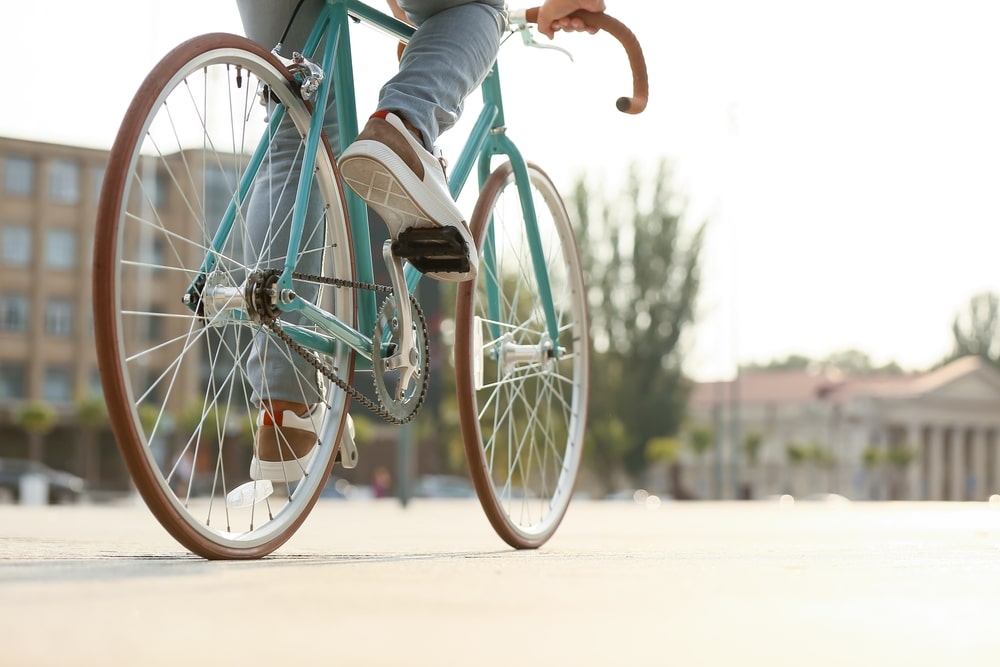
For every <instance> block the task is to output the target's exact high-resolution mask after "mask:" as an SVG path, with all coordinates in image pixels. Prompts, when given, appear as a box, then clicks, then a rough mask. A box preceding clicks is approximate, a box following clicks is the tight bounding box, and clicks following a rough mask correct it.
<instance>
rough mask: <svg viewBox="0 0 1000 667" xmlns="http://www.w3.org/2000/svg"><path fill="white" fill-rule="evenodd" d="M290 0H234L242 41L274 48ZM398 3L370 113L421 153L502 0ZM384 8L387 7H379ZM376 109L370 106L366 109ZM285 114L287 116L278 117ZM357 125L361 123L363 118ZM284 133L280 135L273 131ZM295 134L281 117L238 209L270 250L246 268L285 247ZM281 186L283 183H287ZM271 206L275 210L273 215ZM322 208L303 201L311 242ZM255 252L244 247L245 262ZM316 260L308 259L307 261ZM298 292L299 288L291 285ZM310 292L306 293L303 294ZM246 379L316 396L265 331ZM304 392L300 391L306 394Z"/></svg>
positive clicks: (484, 51)
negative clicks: (410, 28)
mask: <svg viewBox="0 0 1000 667" xmlns="http://www.w3.org/2000/svg"><path fill="white" fill-rule="evenodd" d="M297 2H298V0H236V3H237V5H238V7H239V11H240V18H241V19H242V21H243V29H244V31H245V32H246V35H247V37H249V38H250V39H252V40H254V41H256V42H258V43H260V44H262V45H263V46H265V47H267V48H268V49H271V48H273V47H274V46H275V45H276V44H277V43H278V40H279V39H281V34H282V32H283V31H284V30H285V27H286V25H287V23H288V20H289V17H291V15H292V11H293V10H294V8H295V5H296V3H297ZM323 4H324V0H305V2H303V4H302V7H301V9H300V10H299V13H298V15H297V16H296V17H295V21H294V22H293V24H292V26H291V28H290V29H289V32H288V35H287V36H286V38H285V40H284V42H283V44H282V55H283V56H285V57H290V55H291V53H292V52H293V51H296V50H301V49H302V47H303V46H304V45H305V41H306V38H307V37H308V35H309V31H310V29H311V27H312V25H313V24H314V23H315V21H316V18H317V16H318V15H319V13H320V11H321V10H322V8H323ZM399 6H400V8H401V9H403V11H405V12H406V13H407V16H408V17H409V18H410V20H411V21H412V22H413V23H414V24H415V25H416V26H418V28H417V31H416V32H415V33H414V35H413V37H412V38H411V40H410V42H409V44H408V45H407V47H406V50H405V51H404V53H403V57H402V60H401V61H400V63H399V72H398V73H397V74H396V75H395V76H394V77H392V78H391V79H390V80H389V81H388V82H386V84H385V85H384V86H383V87H382V89H381V91H380V93H379V103H378V110H384V111H393V112H395V113H397V114H399V115H401V116H402V117H403V118H405V119H406V120H407V121H408V122H409V123H410V124H411V125H413V126H414V127H416V128H417V129H418V130H419V131H420V133H421V135H422V137H423V141H424V145H425V146H426V147H427V148H428V149H432V148H433V146H434V143H435V142H436V141H437V138H438V136H440V135H441V133H442V132H444V131H445V130H447V129H448V128H450V127H452V126H453V125H454V124H455V123H456V122H458V119H459V117H460V116H461V114H462V108H463V104H464V102H465V98H466V97H468V95H469V94H470V93H471V92H472V91H474V90H475V89H476V88H477V87H478V86H479V84H480V83H481V82H482V80H483V78H484V77H485V76H486V74H487V73H488V72H489V70H490V68H491V67H492V65H493V61H494V60H495V59H496V55H497V51H498V50H499V48H500V38H501V36H502V35H503V33H504V30H505V29H506V25H507V23H506V4H505V3H504V2H503V0H399ZM386 9H388V7H387V8H386ZM334 107H335V105H334V103H333V100H332V99H331V100H330V103H329V105H328V107H327V110H326V115H325V128H326V133H327V137H328V138H329V139H330V141H331V142H333V143H334V145H333V150H334V152H335V153H337V154H339V153H340V147H339V145H338V139H337V137H338V132H337V119H336V113H335V108H334ZM375 110H376V109H372V111H375ZM286 120H287V119H286ZM362 124H363V123H362ZM282 135H283V136H282ZM298 142H299V136H298V133H297V132H296V131H295V128H294V127H292V125H291V123H290V122H286V123H283V127H282V128H280V129H279V136H278V138H277V140H276V143H275V146H276V147H275V149H273V150H272V151H271V153H270V155H269V159H268V160H266V161H265V164H264V165H263V166H262V172H261V174H260V175H259V176H258V179H257V182H256V184H255V186H254V191H253V193H252V194H251V198H250V202H249V208H248V212H247V223H248V226H249V229H250V237H251V239H250V240H251V246H252V247H254V248H260V247H268V246H273V247H274V248H275V252H276V253H277V254H278V255H279V256H278V257H263V259H262V261H261V262H260V263H259V264H255V268H281V266H282V265H283V259H284V252H283V249H284V248H286V247H287V244H288V234H287V225H285V226H283V227H281V228H279V229H275V226H274V225H273V224H272V221H273V220H284V219H286V218H287V212H289V211H290V210H291V207H292V203H293V202H292V199H293V194H292V193H294V191H295V187H294V184H295V183H297V182H298V170H297V168H298V165H297V164H296V162H295V160H294V155H295V150H294V149H295V147H296V146H297V145H298ZM287 183H291V184H292V187H291V188H288V187H287V185H286V184H287ZM276 204H277V207H278V211H277V213H274V211H275V205H276ZM322 220H323V217H322V211H321V210H320V206H319V203H318V202H310V206H309V209H308V212H307V214H306V224H307V226H310V225H311V226H312V229H309V228H307V229H306V230H305V232H304V237H303V238H304V239H305V240H304V243H306V244H309V243H310V242H311V241H310V239H315V242H316V243H321V242H322V240H323V234H322V233H319V232H321V231H322V229H320V227H321V225H322ZM255 257H256V255H254V254H253V252H252V250H250V251H249V252H248V254H247V260H248V261H249V260H252V259H254V258H255ZM309 257H317V258H318V257H319V253H306V254H304V255H303V260H304V261H303V262H302V263H300V265H299V267H300V268H299V270H300V271H302V272H305V273H316V272H318V271H319V269H320V267H319V266H310V265H309V261H308V258H309ZM313 263H314V264H315V262H313ZM300 288H302V289H301V291H299V290H300ZM296 289H297V291H299V294H300V296H302V297H303V298H307V299H312V298H313V297H314V296H315V293H316V292H315V287H311V288H310V286H308V285H306V286H299V285H297V286H296ZM309 289H312V290H313V291H312V293H310V292H309V291H308V290H309ZM247 369H248V373H249V375H250V378H249V379H250V384H251V385H252V387H253V390H254V394H255V397H256V398H257V400H260V399H261V398H262V397H265V396H266V397H269V398H270V399H272V400H277V399H282V400H288V401H294V402H302V401H303V395H304V393H306V394H307V396H306V401H307V402H315V400H318V393H316V379H315V376H316V372H315V370H314V369H313V368H312V367H311V366H310V365H309V364H307V363H305V362H304V360H302V359H301V358H299V357H298V355H296V354H294V353H291V352H290V351H289V350H287V349H286V347H285V346H284V345H283V344H280V343H277V342H275V341H274V340H273V339H272V338H270V337H269V336H267V335H265V334H261V335H259V336H257V338H256V340H255V344H254V346H253V349H252V350H251V352H250V355H249V357H248V359H247ZM309 392H312V393H313V395H312V396H309V395H308V393H309Z"/></svg>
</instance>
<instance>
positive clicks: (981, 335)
mask: <svg viewBox="0 0 1000 667" xmlns="http://www.w3.org/2000/svg"><path fill="white" fill-rule="evenodd" d="M967 308H968V309H967V310H966V311H965V312H962V313H959V314H958V315H956V316H955V319H954V320H953V321H952V325H951V331H952V335H953V336H954V338H955V348H954V351H953V352H952V355H951V357H949V358H948V359H946V360H945V362H944V363H947V362H949V361H954V360H955V359H958V358H960V357H964V356H967V355H970V354H972V355H976V356H979V357H982V358H983V359H985V360H986V361H988V362H990V363H991V364H993V365H994V366H1000V297H998V296H997V295H996V294H994V293H992V292H982V293H980V294H976V295H975V296H973V297H972V298H971V299H969V303H968V307H967Z"/></svg>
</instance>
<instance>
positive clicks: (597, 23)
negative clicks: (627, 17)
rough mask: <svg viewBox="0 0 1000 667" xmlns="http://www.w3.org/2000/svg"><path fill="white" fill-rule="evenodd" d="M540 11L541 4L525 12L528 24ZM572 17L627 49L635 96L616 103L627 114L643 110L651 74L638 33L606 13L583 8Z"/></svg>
mask: <svg viewBox="0 0 1000 667" xmlns="http://www.w3.org/2000/svg"><path fill="white" fill-rule="evenodd" d="M538 10H539V8H538V7H533V8H531V9H529V10H527V11H526V12H525V19H526V20H527V21H528V23H534V24H536V25H537V24H538ZM570 18H578V19H580V20H582V21H583V22H584V24H585V25H587V26H589V27H591V28H597V29H598V30H603V31H605V32H606V33H608V34H610V35H611V36H612V37H614V38H615V39H617V40H618V41H619V42H620V43H621V45H622V46H623V47H624V48H625V53H626V54H627V55H628V62H629V66H630V67H631V68H632V96H631V97H619V98H618V101H617V102H616V103H615V106H616V107H617V108H618V110H619V111H622V112H624V113H631V114H637V113H642V111H643V109H645V108H646V102H647V101H648V99H649V75H648V73H647V71H646V58H645V57H644V56H643V54H642V47H641V46H640V45H639V40H638V39H637V38H636V36H635V34H634V33H633V32H632V31H631V30H629V29H628V26H626V25H625V24H624V23H622V22H621V21H619V20H618V19H616V18H614V17H612V16H609V15H607V14H605V13H603V12H588V11H585V10H582V9H580V10H577V11H575V12H573V13H572V14H570Z"/></svg>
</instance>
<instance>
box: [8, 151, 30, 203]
mask: <svg viewBox="0 0 1000 667" xmlns="http://www.w3.org/2000/svg"><path fill="white" fill-rule="evenodd" d="M3 186H4V192H6V193H7V194H9V195H16V196H18V197H30V196H32V195H33V194H35V161H34V160H33V159H32V158H30V157H16V156H8V157H7V169H6V170H5V171H4V179H3Z"/></svg>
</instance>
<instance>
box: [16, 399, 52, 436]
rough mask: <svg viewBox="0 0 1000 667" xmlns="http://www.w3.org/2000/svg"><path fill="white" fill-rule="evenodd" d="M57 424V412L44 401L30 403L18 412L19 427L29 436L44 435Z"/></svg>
mask: <svg viewBox="0 0 1000 667" xmlns="http://www.w3.org/2000/svg"><path fill="white" fill-rule="evenodd" d="M55 423H56V411H55V409H54V408H53V407H52V406H51V405H49V404H48V403H45V402H44V401H29V402H28V403H25V404H24V405H23V406H22V407H21V409H20V410H18V412H17V425H18V426H19V427H21V428H22V429H24V430H25V432H27V433H29V434H39V435H44V434H45V433H48V432H49V431H51V430H52V427H53V426H55Z"/></svg>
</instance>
